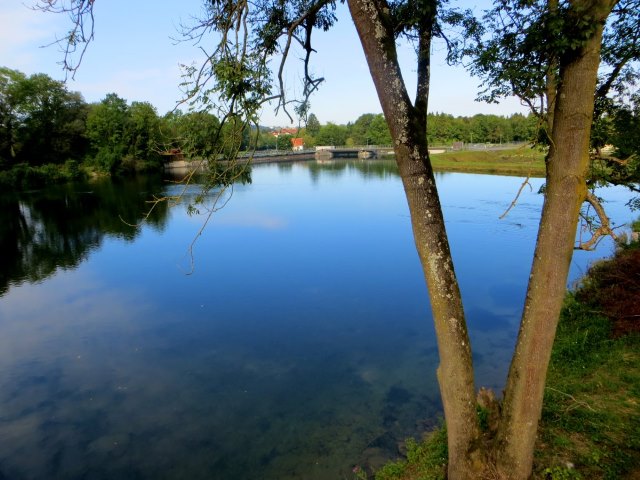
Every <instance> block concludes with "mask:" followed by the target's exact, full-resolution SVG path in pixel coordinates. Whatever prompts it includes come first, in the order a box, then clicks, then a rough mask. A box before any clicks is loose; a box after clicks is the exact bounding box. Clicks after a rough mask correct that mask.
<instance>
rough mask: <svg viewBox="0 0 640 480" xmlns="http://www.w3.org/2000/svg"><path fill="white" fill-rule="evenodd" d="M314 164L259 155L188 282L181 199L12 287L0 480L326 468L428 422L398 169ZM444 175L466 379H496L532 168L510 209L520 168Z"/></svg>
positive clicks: (530, 206) (0, 380)
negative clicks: (124, 236)
mask: <svg viewBox="0 0 640 480" xmlns="http://www.w3.org/2000/svg"><path fill="white" fill-rule="evenodd" d="M308 170H309V166H308V165H307V164H301V165H298V164H295V165H293V166H292V167H291V168H280V167H277V166H260V167H257V168H255V169H254V171H253V184H252V185H246V186H240V187H237V188H236V189H235V192H234V196H233V199H232V201H231V202H230V203H229V204H228V205H227V207H225V209H224V210H222V211H220V212H219V213H218V214H216V216H215V217H214V219H213V221H212V223H211V224H210V225H209V226H208V228H207V229H206V230H205V231H204V233H203V235H202V237H201V238H200V239H199V240H198V243H197V244H196V248H195V271H194V273H193V274H192V275H185V274H184V270H185V265H188V263H189V262H188V260H185V256H184V252H185V250H186V248H187V246H188V245H189V243H190V242H191V240H192V239H193V237H194V235H196V233H197V231H198V228H199V226H200V224H199V220H200V219H201V217H188V216H186V215H185V214H184V211H183V209H181V208H174V209H173V210H172V212H171V213H170V215H171V219H170V220H169V222H168V226H167V228H166V229H165V230H164V231H162V232H158V231H156V230H153V229H143V231H142V233H141V234H140V236H139V237H138V238H137V239H136V241H135V242H131V243H125V242H122V241H121V240H117V239H105V241H104V242H103V244H102V247H101V249H100V251H98V252H95V253H93V254H92V255H91V256H90V258H89V259H88V261H86V262H85V263H82V264H81V265H80V266H79V268H77V269H75V270H70V271H63V272H60V273H58V274H57V275H56V276H54V277H52V278H50V279H48V280H46V281H43V282H42V283H40V284H34V285H23V286H20V287H14V288H13V289H12V290H10V291H9V293H8V294H7V295H6V296H5V297H3V298H2V300H1V302H0V330H1V331H2V335H1V336H0V478H2V475H4V477H5V478H12V479H13V478H16V479H21V478H28V479H39V478H81V477H82V478H92V479H101V478H105V479H107V478H123V479H126V478H154V479H160V478H190V479H199V478H209V479H210V478H234V479H244V478H246V479H262V478H264V479H267V478H278V479H296V478H305V479H334V478H339V477H340V475H344V476H346V475H347V474H348V472H349V471H350V467H351V466H353V465H354V464H356V463H366V462H371V463H376V462H377V461H381V460H382V459H383V458H386V457H388V456H390V455H394V454H396V453H397V442H398V441H399V440H401V439H402V438H404V437H405V436H408V435H416V434H419V432H420V431H422V430H424V429H425V428H428V427H429V426H431V425H432V424H433V422H434V418H435V416H436V414H437V410H438V408H439V399H438V392H437V385H436V382H435V367H436V361H437V360H436V358H437V354H436V351H435V340H434V338H433V328H432V325H431V322H430V320H429V307H428V302H427V297H426V289H425V287H424V285H423V280H422V275H421V270H420V266H419V264H418V261H417V255H416V253H415V249H414V246H413V240H412V236H411V230H410V225H409V219H408V214H407V208H406V204H405V200H404V197H403V192H402V190H401V186H400V183H399V180H398V179H397V177H394V176H392V175H390V174H384V175H374V174H371V175H369V174H368V175H367V176H366V177H365V176H362V174H361V173H359V172H357V171H356V170H355V169H353V168H351V167H348V168H343V169H342V170H332V171H330V172H326V171H323V170H315V171H313V172H311V173H312V175H311V174H310V172H309V171H308ZM438 183H439V185H440V188H441V191H442V203H443V205H444V208H445V216H446V218H447V222H448V228H449V232H450V236H451V242H452V250H453V254H454V257H455V260H456V269H457V272H458V274H459V276H460V283H461V288H462V291H463V295H464V296H465V305H466V308H467V314H468V317H469V325H470V332H471V336H472V341H473V344H474V349H475V351H476V354H475V356H474V358H475V361H476V366H477V368H478V383H479V384H484V385H490V386H493V387H496V388H500V386H501V385H502V382H503V381H504V374H505V371H506V368H507V362H508V359H509V356H510V350H511V348H512V344H513V339H514V336H515V333H516V331H517V322H518V320H519V314H520V309H521V308H522V300H523V297H524V288H525V282H526V280H527V277H528V271H529V267H530V258H531V254H532V251H533V244H534V240H535V233H536V228H537V222H538V211H539V207H540V202H541V198H540V196H539V195H536V194H535V192H536V191H537V189H538V187H539V184H540V181H539V180H536V181H532V183H534V192H533V193H531V192H529V191H528V190H525V192H524V193H523V196H522V197H521V199H520V201H519V204H518V206H517V207H516V208H515V209H514V210H512V211H511V212H510V214H509V216H508V217H507V218H506V219H504V220H498V218H497V217H498V216H499V215H500V214H501V213H502V211H503V210H504V209H505V208H506V206H508V204H509V203H510V202H511V200H512V197H513V195H514V194H515V192H516V191H517V189H518V188H519V186H520V180H518V179H516V178H511V177H489V176H476V175H454V174H446V175H439V176H438ZM620 198H622V197H620ZM490 199H492V200H490ZM623 203H624V202H623V201H619V202H618V204H623ZM618 204H616V205H618ZM619 211H620V213H622V210H619ZM606 253H608V252H606V251H605V252H603V253H602V254H606ZM591 258H594V257H586V256H580V257H578V261H577V262H575V263H576V266H575V267H574V269H573V271H572V272H573V273H572V274H573V275H574V277H575V275H576V273H577V272H579V271H580V269H583V268H584V265H585V264H586V262H587V261H589V259H591ZM185 262H186V263H185ZM187 269H188V268H187Z"/></svg>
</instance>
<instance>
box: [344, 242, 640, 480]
mask: <svg viewBox="0 0 640 480" xmlns="http://www.w3.org/2000/svg"><path fill="white" fill-rule="evenodd" d="M639 278H640V245H639V244H638V243H637V242H636V243H635V244H633V245H631V246H629V247H625V248H624V249H622V250H620V251H618V252H617V253H616V255H615V256H614V257H613V258H611V259H609V260H606V261H601V262H598V263H597V264H595V265H594V266H593V267H592V268H591V269H590V270H589V272H588V274H587V276H586V277H585V278H584V279H583V280H582V282H581V283H580V285H579V287H578V288H577V289H576V291H575V292H571V293H569V294H568V295H567V299H566V302H565V306H564V308H563V311H562V314H561V318H560V323H559V326H558V331H557V335H556V339H555V343H554V349H553V354H552V358H551V363H550V366H549V373H548V380H547V387H546V393H545V399H544V406H543V411H542V419H541V422H540V429H539V435H538V443H537V445H536V452H535V461H534V473H533V477H532V478H533V479H540V480H542V479H545V480H552V479H556V480H559V479H562V480H565V479H566V480H570V479H574V480H578V479H584V480H587V479H629V480H631V479H637V478H640V469H639V468H638V466H639V465H640V403H639V402H638V398H640V328H639V326H640V300H639V299H640V282H639V280H638V279H639ZM406 457H407V459H406V460H402V461H399V462H395V463H391V464H388V465H386V466H384V467H383V468H382V469H381V470H379V471H378V472H377V473H376V474H375V479H376V480H418V479H444V478H445V475H444V474H445V462H446V457H447V447H446V433H445V432H444V430H443V429H440V430H437V431H436V432H434V433H432V434H431V436H430V437H429V438H427V439H426V440H425V441H424V442H423V443H417V442H414V441H408V442H407V453H406ZM356 478H367V477H366V475H365V473H364V472H363V471H359V472H356Z"/></svg>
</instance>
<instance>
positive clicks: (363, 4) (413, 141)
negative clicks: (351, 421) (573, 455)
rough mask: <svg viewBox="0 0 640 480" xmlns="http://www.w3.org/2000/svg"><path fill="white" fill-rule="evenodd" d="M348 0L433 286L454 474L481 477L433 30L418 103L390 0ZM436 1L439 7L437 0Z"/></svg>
mask: <svg viewBox="0 0 640 480" xmlns="http://www.w3.org/2000/svg"><path fill="white" fill-rule="evenodd" d="M348 4H349V9H350V12H351V17H352V18H353V21H354V23H355V25H356V29H357V31H358V35H359V36H360V41H361V43H362V46H363V49H364V53H365V56H366V58H367V62H368V65H369V70H370V71H371V75H372V78H373V81H374V84H375V87H376V90H377V93H378V98H379V99H380V103H381V105H382V109H383V111H384V115H385V118H386V121H387V124H388V125H389V129H390V131H391V136H392V138H393V141H394V149H395V154H396V162H397V163H398V167H399V170H400V176H401V178H402V182H403V185H404V189H405V193H406V197H407V202H408V204H409V210H410V213H411V223H412V226H413V235H414V240H415V244H416V248H417V251H418V255H419V257H420V260H421V262H422V267H423V271H424V275H425V280H426V283H427V286H428V289H429V296H430V300H431V308H432V312H433V318H434V322H435V327H436V334H437V339H438V349H439V353H440V366H439V367H438V372H437V373H438V382H439V384H440V391H441V395H442V402H443V405H444V412H445V419H446V422H447V435H448V444H449V467H448V468H449V478H450V479H473V478H477V477H476V475H475V474H474V471H477V470H478V469H479V468H481V466H482V460H483V459H482V458H481V457H477V458H476V456H475V455H474V450H473V448H474V446H475V445H476V440H477V438H478V436H479V429H478V425H477V419H476V399H475V387H474V380H473V366H472V361H471V348H470V344H469V337H468V334H467V327H466V322H465V317H464V311H463V307H462V299H461V295H460V290H459V287H458V282H457V279H456V276H455V272H454V269H453V262H452V259H451V253H450V250H449V242H448V239H447V234H446V230H445V224H444V218H443V215H442V209H441V206H440V200H439V198H438V192H437V190H436V184H435V180H434V175H433V169H432V167H431V162H430V160H429V152H428V149H427V140H426V112H427V105H426V102H427V98H428V85H429V78H428V77H429V69H428V67H429V65H428V63H429V62H428V51H429V48H430V35H429V34H428V32H425V34H424V35H422V36H421V39H420V52H419V58H420V60H421V61H420V64H421V69H420V71H419V72H418V78H419V85H418V99H417V100H416V106H415V107H414V106H413V105H412V104H411V102H410V100H409V96H408V94H407V91H406V88H405V85H404V81H403V79H402V74H401V72H400V67H399V65H398V62H397V57H396V48H395V39H394V36H393V32H392V31H391V28H389V26H388V22H387V20H388V8H387V6H386V3H385V2H377V1H375V0H349V2H348ZM433 5H434V8H435V2H434V4H433ZM385 9H386V10H385ZM434 13H435V11H434Z"/></svg>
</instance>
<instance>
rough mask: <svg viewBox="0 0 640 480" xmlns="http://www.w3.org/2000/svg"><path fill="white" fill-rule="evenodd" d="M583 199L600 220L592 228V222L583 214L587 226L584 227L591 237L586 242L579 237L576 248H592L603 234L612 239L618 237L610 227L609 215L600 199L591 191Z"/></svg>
mask: <svg viewBox="0 0 640 480" xmlns="http://www.w3.org/2000/svg"><path fill="white" fill-rule="evenodd" d="M585 201H586V202H587V203H588V204H589V205H590V206H591V207H592V208H593V209H594V210H595V212H596V215H597V216H598V219H599V221H600V226H599V227H598V228H596V229H593V228H592V227H593V222H592V221H591V220H590V219H588V218H585V217H584V216H583V220H584V222H585V225H586V227H587V228H586V229H587V230H589V231H590V232H591V238H590V239H589V240H587V241H586V242H583V241H582V239H580V241H579V243H578V245H577V246H576V247H575V248H576V249H577V250H593V249H594V248H595V247H596V246H597V245H598V243H599V242H600V240H602V238H603V237H605V236H610V237H611V238H613V239H614V240H615V239H616V238H618V237H617V236H616V234H615V233H614V231H613V229H612V228H611V222H610V221H609V217H608V216H607V213H606V212H605V210H604V207H603V206H602V204H601V203H600V200H598V197H596V196H595V195H594V194H593V193H591V192H587V196H586V198H585Z"/></svg>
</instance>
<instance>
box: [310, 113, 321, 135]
mask: <svg viewBox="0 0 640 480" xmlns="http://www.w3.org/2000/svg"><path fill="white" fill-rule="evenodd" d="M318 132H320V121H319V120H318V117H316V116H315V114H313V113H311V114H309V117H308V118H307V133H308V134H309V135H311V136H314V137H315V136H316V135H317V134H318Z"/></svg>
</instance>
